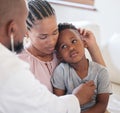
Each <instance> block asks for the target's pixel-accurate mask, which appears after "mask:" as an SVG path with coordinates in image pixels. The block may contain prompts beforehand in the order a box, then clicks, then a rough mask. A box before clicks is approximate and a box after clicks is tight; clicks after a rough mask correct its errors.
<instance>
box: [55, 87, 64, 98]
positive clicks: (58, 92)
mask: <svg viewBox="0 0 120 113" xmlns="http://www.w3.org/2000/svg"><path fill="white" fill-rule="evenodd" d="M53 93H54V94H55V95H57V96H62V95H65V90H62V89H58V88H55V87H53Z"/></svg>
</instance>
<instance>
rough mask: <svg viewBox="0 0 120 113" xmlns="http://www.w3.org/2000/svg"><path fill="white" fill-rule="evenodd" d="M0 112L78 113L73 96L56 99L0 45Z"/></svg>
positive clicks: (25, 67) (77, 106) (22, 62)
mask: <svg viewBox="0 0 120 113" xmlns="http://www.w3.org/2000/svg"><path fill="white" fill-rule="evenodd" d="M0 113H80V107H79V102H78V99H77V98H76V96H74V95H67V96H62V97H57V96H55V95H53V94H52V93H50V92H49V91H48V90H47V88H46V87H45V86H43V85H42V84H40V82H39V81H38V80H37V79H35V78H34V76H33V74H32V73H31V72H30V71H29V65H28V64H27V63H25V62H24V61H22V60H20V59H19V58H18V57H17V56H16V55H14V54H12V53H11V52H10V51H9V50H7V49H6V48H5V47H4V46H3V45H2V44H0Z"/></svg>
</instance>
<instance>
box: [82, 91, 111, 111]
mask: <svg viewBox="0 0 120 113" xmlns="http://www.w3.org/2000/svg"><path fill="white" fill-rule="evenodd" d="M108 100H109V93H104V94H98V96H97V102H96V104H95V105H94V106H93V107H91V108H90V109H88V110H86V111H84V112H81V113H105V111H106V107H107V104H108Z"/></svg>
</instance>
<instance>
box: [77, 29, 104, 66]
mask: <svg viewBox="0 0 120 113" xmlns="http://www.w3.org/2000/svg"><path fill="white" fill-rule="evenodd" d="M78 31H79V33H80V35H81V36H82V40H83V41H84V43H85V47H86V48H87V49H88V51H89V53H90V55H91V57H92V60H93V61H95V62H97V63H99V64H101V65H103V66H106V65H105V62H104V59H103V56H102V54H101V51H100V48H99V47H98V44H97V42H96V39H95V36H94V34H93V33H92V32H91V31H89V30H86V29H78Z"/></svg>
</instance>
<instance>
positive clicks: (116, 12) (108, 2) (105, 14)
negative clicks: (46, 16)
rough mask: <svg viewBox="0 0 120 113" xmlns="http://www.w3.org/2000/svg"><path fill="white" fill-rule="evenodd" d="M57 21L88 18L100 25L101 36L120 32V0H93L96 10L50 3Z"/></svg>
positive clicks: (104, 36) (107, 36)
mask: <svg viewBox="0 0 120 113" xmlns="http://www.w3.org/2000/svg"><path fill="white" fill-rule="evenodd" d="M52 6H53V7H54V8H55V10H56V15H57V20H58V22H68V21H83V20H87V21H88V20H89V21H92V22H94V23H97V24H98V25H100V30H101V38H102V40H103V39H106V40H107V39H109V38H110V37H111V36H112V35H113V34H114V33H120V0H95V7H96V8H97V11H90V10H84V9H81V8H73V7H69V6H60V5H56V4H52Z"/></svg>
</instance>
